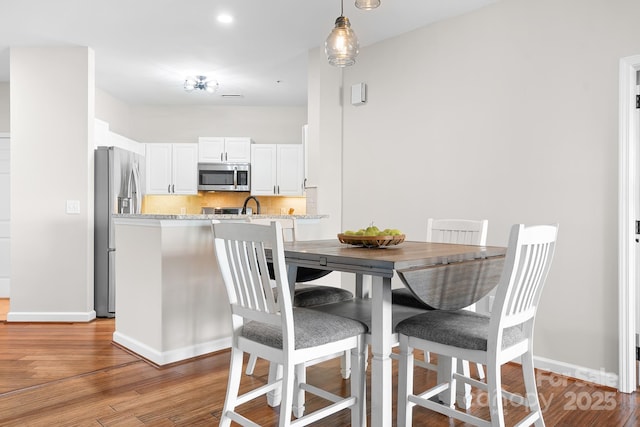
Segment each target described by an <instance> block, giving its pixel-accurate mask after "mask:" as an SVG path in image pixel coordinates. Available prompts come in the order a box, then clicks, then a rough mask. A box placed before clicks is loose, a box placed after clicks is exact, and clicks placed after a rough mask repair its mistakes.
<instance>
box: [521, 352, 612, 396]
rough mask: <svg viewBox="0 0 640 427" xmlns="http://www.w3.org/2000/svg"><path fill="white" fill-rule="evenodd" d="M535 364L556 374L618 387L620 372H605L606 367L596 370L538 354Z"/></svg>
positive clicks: (537, 367) (538, 367)
mask: <svg viewBox="0 0 640 427" xmlns="http://www.w3.org/2000/svg"><path fill="white" fill-rule="evenodd" d="M533 364H534V366H535V367H536V369H540V370H543V371H550V372H553V373H555V374H559V375H564V376H566V377H571V378H575V379H578V380H582V381H585V382H589V383H594V384H598V385H601V386H606V387H613V388H616V389H617V388H618V374H615V373H613V372H605V370H604V369H600V370H595V369H591V368H585V367H583V366H578V365H573V364H570V363H565V362H559V361H557V360H551V359H547V358H544V357H537V356H534V358H533ZM539 380H540V379H539Z"/></svg>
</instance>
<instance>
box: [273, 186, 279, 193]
mask: <svg viewBox="0 0 640 427" xmlns="http://www.w3.org/2000/svg"><path fill="white" fill-rule="evenodd" d="M273 194H278V193H276V186H275V185H274V186H273Z"/></svg>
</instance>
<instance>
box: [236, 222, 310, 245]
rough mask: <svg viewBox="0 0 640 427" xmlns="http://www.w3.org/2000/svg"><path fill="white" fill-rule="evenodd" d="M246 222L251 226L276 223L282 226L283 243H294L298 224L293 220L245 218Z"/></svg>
mask: <svg viewBox="0 0 640 427" xmlns="http://www.w3.org/2000/svg"><path fill="white" fill-rule="evenodd" d="M247 221H248V222H250V223H252V224H262V225H270V224H271V223H272V222H278V223H280V225H281V226H282V236H283V239H284V241H285V242H295V241H296V233H297V231H298V223H297V221H296V219H295V218H254V217H252V216H250V217H247Z"/></svg>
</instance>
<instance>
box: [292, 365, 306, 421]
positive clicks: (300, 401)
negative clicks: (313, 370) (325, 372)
mask: <svg viewBox="0 0 640 427" xmlns="http://www.w3.org/2000/svg"><path fill="white" fill-rule="evenodd" d="M295 372H296V378H295V381H294V391H293V393H294V394H293V416H294V417H296V418H302V417H303V416H304V410H305V407H304V401H305V398H306V397H305V392H304V389H302V388H301V387H300V384H304V383H306V382H307V370H306V368H305V366H304V363H301V364H299V365H296V369H295Z"/></svg>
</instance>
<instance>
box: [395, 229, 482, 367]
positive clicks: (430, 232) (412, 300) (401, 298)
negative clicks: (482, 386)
mask: <svg viewBox="0 0 640 427" xmlns="http://www.w3.org/2000/svg"><path fill="white" fill-rule="evenodd" d="M488 228H489V221H488V220H486V219H483V220H471V219H434V218H429V219H427V242H434V243H456V244H463V245H478V246H484V245H486V244H487V231H488ZM391 300H392V302H393V303H394V304H400V305H406V306H409V307H418V308H419V307H425V303H424V302H422V301H420V299H418V298H417V297H416V296H415V295H414V294H413V292H411V290H410V289H408V288H406V287H404V288H399V289H394V290H393V291H392V292H391ZM427 307H428V306H427ZM467 309H470V310H474V309H475V305H473V306H470V307H467ZM414 360H415V363H416V365H417V366H420V367H423V368H426V369H431V370H436V369H437V367H436V365H434V364H433V363H431V355H430V354H429V353H424V360H419V359H417V358H414ZM461 368H462V369H463V370H464V372H465V373H466V372H467V371H468V369H469V368H468V363H467V364H464V363H463V364H461ZM476 371H477V373H478V377H479V378H480V379H483V378H484V369H483V367H482V365H481V364H477V365H476Z"/></svg>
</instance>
